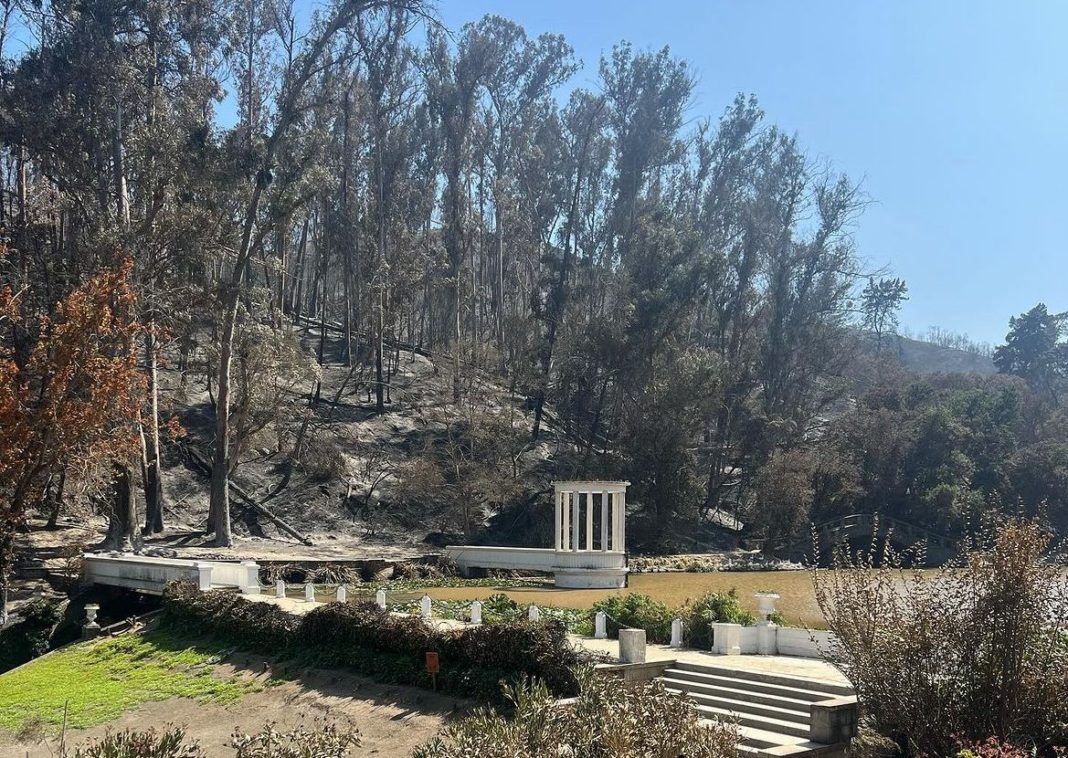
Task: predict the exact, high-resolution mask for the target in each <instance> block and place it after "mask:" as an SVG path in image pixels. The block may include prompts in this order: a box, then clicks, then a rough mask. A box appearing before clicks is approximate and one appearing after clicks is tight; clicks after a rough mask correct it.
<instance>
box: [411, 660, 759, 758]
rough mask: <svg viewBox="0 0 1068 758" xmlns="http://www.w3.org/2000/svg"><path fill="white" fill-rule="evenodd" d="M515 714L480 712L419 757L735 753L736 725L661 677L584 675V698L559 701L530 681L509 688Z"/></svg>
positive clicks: (622, 757) (718, 757) (709, 757)
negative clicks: (702, 708)
mask: <svg viewBox="0 0 1068 758" xmlns="http://www.w3.org/2000/svg"><path fill="white" fill-rule="evenodd" d="M506 693H507V696H508V699H509V700H510V701H511V702H512V703H513V705H514V707H515V709H514V710H515V712H514V714H513V716H512V718H510V719H509V718H505V717H503V716H501V715H500V714H498V713H497V712H495V711H492V710H489V709H481V710H478V711H476V712H475V713H474V714H473V715H471V716H469V717H468V718H466V719H464V720H462V721H460V722H459V723H457V724H455V725H451V726H448V727H446V728H445V731H444V734H443V735H442V736H441V737H438V738H437V739H435V740H434V741H433V742H431V743H429V744H427V745H424V746H423V747H421V748H419V749H418V750H416V751H415V753H413V758H467V757H468V756H476V755H477V756H480V758H514V757H515V756H524V758H528V757H529V758H558V756H562V755H567V756H571V758H600V756H605V755H611V756H614V757H615V758H645V756H682V755H685V756H687V758H728V757H729V756H735V755H737V747H736V744H737V741H738V734H737V732H736V731H735V729H734V728H733V727H731V726H727V725H724V724H718V723H709V722H705V723H702V722H701V720H700V717H699V714H698V712H697V710H696V708H695V706H694V705H693V704H692V703H690V702H689V701H688V700H686V699H685V698H684V697H682V696H679V695H674V694H670V693H668V692H667V691H666V690H665V689H664V687H663V685H661V684H660V683H659V682H649V683H641V684H629V683H628V684H624V683H621V682H620V681H619V680H618V679H610V678H608V677H603V676H594V675H592V673H591V672H589V671H587V672H584V673H582V674H581V675H580V689H579V694H578V696H577V697H576V698H575V699H574V700H573V701H571V702H569V703H567V704H561V703H558V702H556V701H554V700H553V697H552V695H551V694H550V693H549V691H548V689H547V688H546V687H545V685H544V684H542V683H538V682H530V681H524V682H523V683H521V684H518V685H514V686H510V687H507V688H506Z"/></svg>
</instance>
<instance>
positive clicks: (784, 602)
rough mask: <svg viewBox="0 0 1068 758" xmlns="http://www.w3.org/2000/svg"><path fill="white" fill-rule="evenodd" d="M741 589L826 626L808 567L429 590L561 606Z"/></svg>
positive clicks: (444, 595)
mask: <svg viewBox="0 0 1068 758" xmlns="http://www.w3.org/2000/svg"><path fill="white" fill-rule="evenodd" d="M732 588H733V589H736V590H737V591H738V596H739V598H740V599H741V601H742V604H743V605H745V607H747V608H749V609H750V610H753V611H756V608H757V602H756V598H755V597H753V594H754V593H756V592H760V591H770V592H777V593H778V594H779V595H781V596H782V599H781V600H779V602H778V608H779V610H781V611H782V612H783V614H784V615H785V616H786V619H787V621H789V622H790V623H791V624H798V625H807V626H811V627H814V628H820V627H823V626H824V622H823V616H822V615H821V614H820V609H819V606H818V605H817V604H816V596H815V592H814V591H813V588H812V575H811V574H810V573H809V572H808V571H716V572H711V573H705V574H698V573H693V574H690V573H677V574H676V573H672V574H667V573H664V574H632V575H631V576H630V580H629V586H628V587H627V588H626V589H622V590H564V589H556V588H555V587H554V586H553V584H552V582H547V583H546V584H545V585H544V586H540V587H530V588H526V587H523V588H503V589H502V588H494V587H439V588H432V589H429V590H427V594H429V595H430V596H431V597H432V598H435V599H439V600H476V599H479V600H484V599H485V598H487V597H489V596H490V595H492V594H494V593H496V592H503V593H505V594H506V595H508V596H509V597H511V598H512V599H513V600H515V601H516V602H517V603H520V604H521V605H528V604H530V603H534V604H536V605H550V606H558V607H561V608H589V607H590V606H592V605H593V604H594V603H595V602H597V601H598V600H601V599H602V598H606V597H609V596H610V595H618V594H621V593H626V592H637V593H641V594H644V595H649V596H651V597H653V598H655V599H657V600H660V601H662V602H664V603H667V604H668V605H670V606H677V605H682V604H683V603H684V602H686V600H688V599H690V598H696V597H698V596H700V595H703V594H704V593H706V592H709V591H712V592H727V591H728V590H730V589H732Z"/></svg>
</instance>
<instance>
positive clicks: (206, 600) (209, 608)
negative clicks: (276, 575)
mask: <svg viewBox="0 0 1068 758" xmlns="http://www.w3.org/2000/svg"><path fill="white" fill-rule="evenodd" d="M163 613H164V618H165V619H166V620H167V621H168V622H169V623H171V624H172V625H174V626H178V627H184V628H186V629H190V630H192V631H195V632H211V633H212V634H216V635H219V636H221V637H225V638H227V639H231V640H233V641H239V642H241V643H242V644H243V645H244V646H245V647H248V648H249V649H251V650H255V651H258V652H262V653H272V654H273V653H278V652H279V651H282V650H285V649H286V648H288V647H290V646H291V645H292V644H293V643H294V642H295V641H296V639H297V632H298V630H299V628H300V618H298V617H297V616H294V615H293V614H292V613H287V612H286V611H284V610H282V609H281V608H279V607H278V606H276V605H272V604H270V603H256V602H252V601H249V600H246V599H244V598H243V597H241V596H240V595H235V594H232V593H229V592H201V591H200V590H198V589H197V587H196V585H194V584H193V583H191V582H176V583H174V584H172V585H171V586H170V587H168V588H167V590H166V592H165V593H164V595H163Z"/></svg>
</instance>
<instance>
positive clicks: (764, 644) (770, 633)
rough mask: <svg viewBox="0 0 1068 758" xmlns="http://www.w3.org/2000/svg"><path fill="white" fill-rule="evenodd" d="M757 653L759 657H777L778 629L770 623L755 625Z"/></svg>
mask: <svg viewBox="0 0 1068 758" xmlns="http://www.w3.org/2000/svg"><path fill="white" fill-rule="evenodd" d="M756 630H757V652H758V653H759V654H760V655H778V653H779V627H778V626H776V625H775V624H772V623H771V622H770V621H769V622H766V623H761V624H757V626H756Z"/></svg>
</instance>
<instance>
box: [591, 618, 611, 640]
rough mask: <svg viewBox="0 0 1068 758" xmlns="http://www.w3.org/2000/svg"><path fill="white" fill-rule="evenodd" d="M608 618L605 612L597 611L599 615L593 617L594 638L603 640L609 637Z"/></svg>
mask: <svg viewBox="0 0 1068 758" xmlns="http://www.w3.org/2000/svg"><path fill="white" fill-rule="evenodd" d="M607 621H608V617H607V616H606V615H605V613H604V611H597V614H596V615H595V616H594V617H593V637H594V639H597V640H603V639H605V638H607V637H608V630H607V629H606V626H607V623H606V622H607Z"/></svg>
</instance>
